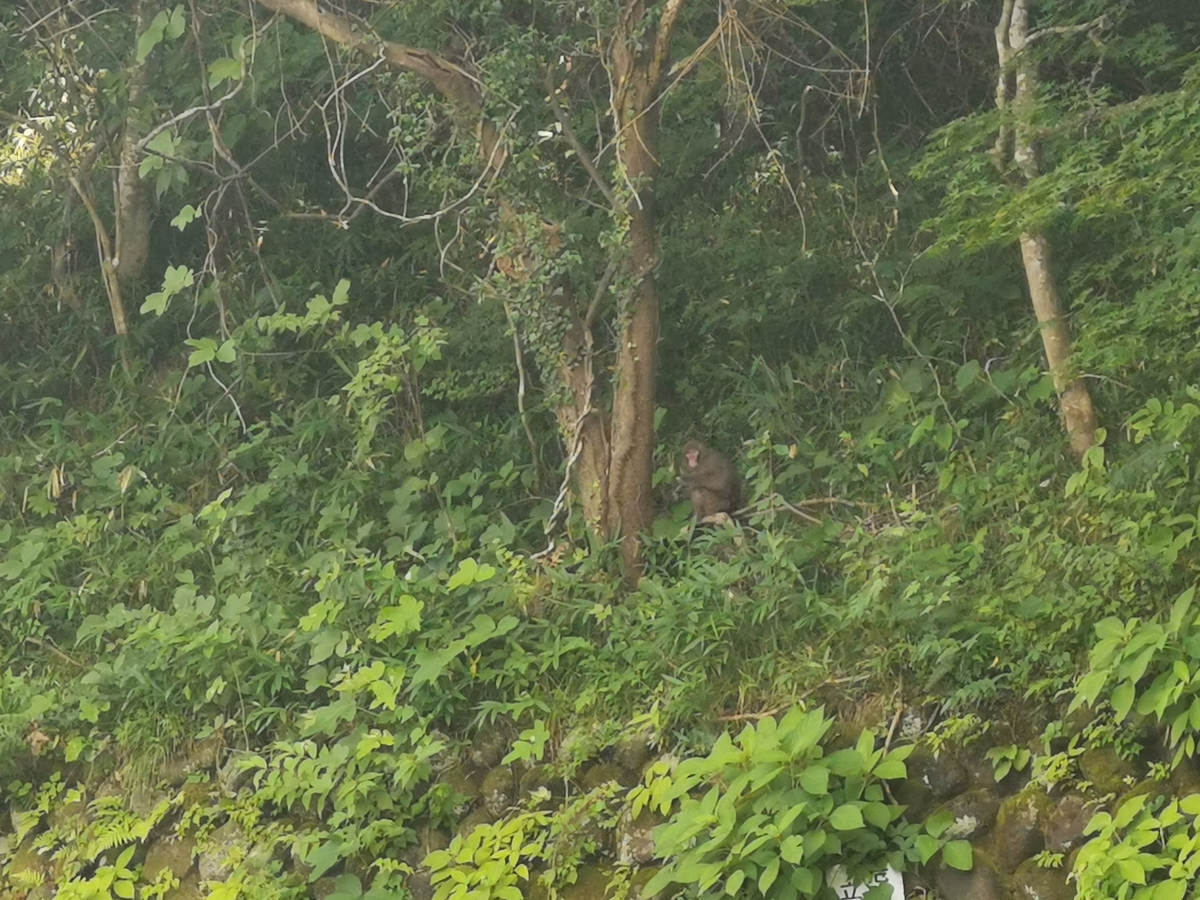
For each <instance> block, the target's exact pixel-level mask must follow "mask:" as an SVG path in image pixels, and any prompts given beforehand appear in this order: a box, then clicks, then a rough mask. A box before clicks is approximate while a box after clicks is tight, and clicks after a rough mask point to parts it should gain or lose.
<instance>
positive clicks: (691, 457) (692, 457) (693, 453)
mask: <svg viewBox="0 0 1200 900" xmlns="http://www.w3.org/2000/svg"><path fill="white" fill-rule="evenodd" d="M683 458H684V459H685V460H687V467H688V468H689V469H694V468H696V465H697V464H698V463H699V461H700V448H699V447H689V448H688V449H687V450H685V451H683Z"/></svg>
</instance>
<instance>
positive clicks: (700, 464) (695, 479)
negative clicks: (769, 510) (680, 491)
mask: <svg viewBox="0 0 1200 900" xmlns="http://www.w3.org/2000/svg"><path fill="white" fill-rule="evenodd" d="M680 478H681V479H682V481H683V483H684V485H685V486H686V487H687V489H688V491H689V492H690V493H691V497H692V509H693V510H695V513H696V519H697V521H703V520H704V519H707V518H708V517H709V516H713V515H716V514H717V513H735V512H737V511H738V509H739V508H741V505H742V476H741V475H739V474H738V472H737V469H735V468H734V467H733V463H731V462H730V461H729V460H728V459H727V458H726V457H725V456H723V455H722V454H720V453H718V452H717V451H716V450H710V449H709V448H708V447H705V446H704V445H703V444H702V443H700V442H699V441H688V442H687V443H686V444H684V446H683V472H682V474H681V475H680Z"/></svg>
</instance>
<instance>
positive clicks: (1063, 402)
mask: <svg viewBox="0 0 1200 900" xmlns="http://www.w3.org/2000/svg"><path fill="white" fill-rule="evenodd" d="M1029 38H1030V35H1029V7H1028V0H1003V5H1002V10H1001V14H1000V22H999V24H997V26H996V52H997V55H998V56H999V59H1000V73H999V77H998V79H997V84H996V106H997V107H998V108H999V109H1000V110H1001V112H1004V111H1006V110H1007V109H1011V111H1012V113H1013V117H1012V124H1004V125H1002V126H1001V129H1000V134H999V136H998V137H997V139H996V145H995V147H994V148H993V149H992V159H993V162H995V163H996V165H997V166H998V167H999V168H1000V170H1001V171H1002V172H1004V171H1007V169H1008V167H1009V165H1010V163H1011V164H1012V165H1014V166H1015V167H1016V169H1017V172H1018V173H1019V175H1020V180H1021V182H1022V183H1025V184H1028V183H1029V182H1031V181H1033V180H1034V179H1035V178H1037V177H1038V176H1039V175H1040V174H1041V167H1040V163H1039V161H1038V152H1037V151H1038V148H1037V135H1036V134H1035V133H1034V129H1033V126H1032V124H1031V121H1030V116H1031V114H1032V112H1033V108H1034V104H1035V101H1036V94H1037V68H1036V65H1035V62H1034V60H1033V59H1032V58H1031V57H1030V55H1029V54H1028V53H1026V52H1022V51H1024V50H1026V48H1027V47H1028V44H1029ZM1020 244H1021V258H1022V261H1023V262H1024V265H1025V280H1026V282H1027V283H1028V285H1029V296H1030V299H1031V300H1032V302H1033V312H1034V315H1035V316H1036V317H1037V321H1038V325H1039V326H1041V334H1042V347H1043V348H1044V349H1045V353H1046V364H1047V366H1048V367H1049V369H1050V375H1051V377H1052V378H1053V379H1054V387H1055V390H1057V392H1058V402H1059V410H1060V412H1061V414H1062V419H1063V425H1064V427H1065V428H1066V431H1067V436H1068V438H1069V439H1070V442H1071V452H1072V453H1074V455H1075V456H1076V457H1077V458H1082V457H1083V454H1084V453H1086V452H1087V449H1088V448H1089V447H1091V446H1092V444H1093V443H1095V440H1096V412H1095V409H1094V408H1093V406H1092V396H1091V394H1090V393H1089V392H1088V387H1087V382H1086V381H1084V379H1083V378H1082V377H1081V376H1080V375H1079V374H1078V373H1076V372H1075V371H1074V367H1073V365H1072V362H1071V329H1070V326H1069V325H1068V323H1067V314H1066V310H1065V309H1064V308H1063V303H1062V300H1061V298H1060V296H1059V293H1058V285H1057V283H1056V282H1055V279H1054V272H1053V270H1052V269H1051V267H1050V241H1049V239H1048V238H1047V237H1046V235H1045V234H1044V233H1042V232H1040V231H1027V232H1025V233H1023V234H1022V235H1021V238H1020Z"/></svg>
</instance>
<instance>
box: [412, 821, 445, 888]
mask: <svg viewBox="0 0 1200 900" xmlns="http://www.w3.org/2000/svg"><path fill="white" fill-rule="evenodd" d="M449 846H450V835H448V834H447V833H446V832H444V831H442V830H441V829H440V828H434V827H433V826H432V825H430V824H428V823H425V824H424V825H421V826H419V827H418V828H417V842H416V843H415V844H413V845H412V846H411V847H406V848H405V849H404V851H403V852H402V853H401V854H400V860H401V862H404V863H407V864H408V865H409V866H410V867H411V868H412V870H413V871H412V874H411V875H407V876H405V878H404V886H405V887H406V888H408V892H409V893H410V894H411V895H412V897H413V900H431V898H432V897H433V881H432V880H431V874H432V873H431V872H430V871H429V869H427V868H426V867H425V857H427V856H428V855H429V854H430V853H433V852H434V851H435V850H445V849H446V848H447V847H449Z"/></svg>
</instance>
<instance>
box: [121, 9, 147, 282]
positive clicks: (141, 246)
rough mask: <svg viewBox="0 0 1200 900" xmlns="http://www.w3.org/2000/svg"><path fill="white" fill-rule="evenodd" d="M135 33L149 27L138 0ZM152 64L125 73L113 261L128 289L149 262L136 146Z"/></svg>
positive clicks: (135, 64) (134, 65) (143, 188)
mask: <svg viewBox="0 0 1200 900" xmlns="http://www.w3.org/2000/svg"><path fill="white" fill-rule="evenodd" d="M133 19H134V34H135V35H140V34H141V33H142V32H143V31H144V30H145V29H146V25H147V21H146V0H137V2H136V3H135V4H134V8H133ZM150 66H151V63H150V61H149V60H148V59H147V60H143V61H142V62H140V63H139V62H137V61H132V62H130V64H129V66H128V67H127V68H126V71H125V78H126V83H127V84H128V85H129V94H128V97H127V98H126V103H127V108H126V111H125V127H124V128H123V129H122V130H121V140H120V143H119V144H118V147H117V188H116V190H117V196H116V198H115V199H116V202H115V203H114V204H113V206H114V208H115V210H116V228H115V231H116V258H115V259H114V260H113V263H114V265H115V266H116V270H117V278H118V279H120V282H121V286H122V287H123V288H125V289H126V290H128V289H129V288H130V287H134V286H139V285H140V284H141V283H142V278H143V276H144V275H145V273H146V265H147V263H149V262H150V225H151V218H152V215H153V207H152V205H151V202H150V201H151V198H150V190H149V188H150V186H149V185H148V184H146V183H145V182H144V181H142V178H141V176H140V175H139V174H138V167H139V166H140V165H141V157H140V154H139V153H138V149H137V144H138V140H139V139H140V138H141V136H142V131H141V125H142V123H143V117H144V116H145V115H146V111H145V109H144V108H143V107H144V105H145V103H146V88H147V86H148V84H149V81H150Z"/></svg>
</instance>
